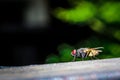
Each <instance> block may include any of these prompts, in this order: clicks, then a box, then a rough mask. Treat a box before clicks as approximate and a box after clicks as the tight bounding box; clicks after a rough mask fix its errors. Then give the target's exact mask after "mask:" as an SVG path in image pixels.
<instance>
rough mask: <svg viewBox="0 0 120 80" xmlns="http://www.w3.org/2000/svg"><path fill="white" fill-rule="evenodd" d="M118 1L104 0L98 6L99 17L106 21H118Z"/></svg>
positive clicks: (119, 19)
mask: <svg viewBox="0 0 120 80" xmlns="http://www.w3.org/2000/svg"><path fill="white" fill-rule="evenodd" d="M119 10H120V2H106V3H104V4H103V5H102V6H101V8H100V17H101V18H102V19H104V20H105V21H106V22H108V23H109V22H120V11H119Z"/></svg>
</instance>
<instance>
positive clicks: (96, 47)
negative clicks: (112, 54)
mask: <svg viewBox="0 0 120 80" xmlns="http://www.w3.org/2000/svg"><path fill="white" fill-rule="evenodd" d="M93 49H104V47H96V48H93Z"/></svg>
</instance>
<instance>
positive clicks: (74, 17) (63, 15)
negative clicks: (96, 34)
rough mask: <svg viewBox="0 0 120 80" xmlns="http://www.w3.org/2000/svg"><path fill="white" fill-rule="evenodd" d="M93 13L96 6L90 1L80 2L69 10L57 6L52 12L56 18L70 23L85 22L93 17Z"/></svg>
mask: <svg viewBox="0 0 120 80" xmlns="http://www.w3.org/2000/svg"><path fill="white" fill-rule="evenodd" d="M95 14H96V6H95V5H93V4H92V3H90V2H81V3H79V4H77V5H76V6H75V7H74V8H72V9H69V10H66V9H63V8H57V9H56V10H55V13H54V15H55V16H56V17H57V18H59V19H61V20H63V21H66V22H71V23H78V22H87V21H89V20H91V19H92V18H94V16H95Z"/></svg>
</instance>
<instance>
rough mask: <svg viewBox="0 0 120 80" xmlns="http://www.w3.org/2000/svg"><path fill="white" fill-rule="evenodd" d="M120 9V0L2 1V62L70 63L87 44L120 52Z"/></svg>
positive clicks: (111, 53) (108, 52) (107, 52)
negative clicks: (75, 52) (78, 49)
mask: <svg viewBox="0 0 120 80" xmlns="http://www.w3.org/2000/svg"><path fill="white" fill-rule="evenodd" d="M119 9H120V2H119V0H97V1H96V0H24V1H22V0H9V1H8V0H1V1H0V34H1V39H0V41H1V44H0V47H1V48H0V54H1V55H0V65H1V66H23V65H32V64H47V63H59V62H69V61H72V59H73V57H72V56H71V50H72V49H74V48H81V47H104V50H103V53H101V54H100V55H99V56H98V57H99V58H100V59H106V58H115V57H120V11H119ZM80 60H81V59H77V61H80ZM86 60H89V58H87V59H86Z"/></svg>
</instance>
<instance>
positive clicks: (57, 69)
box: [0, 58, 120, 80]
mask: <svg viewBox="0 0 120 80" xmlns="http://www.w3.org/2000/svg"><path fill="white" fill-rule="evenodd" d="M98 79H100V80H104V79H105V80H106V79H107V80H120V58H112V59H101V60H89V61H77V62H66V63H56V64H44V65H29V66H21V67H10V68H5V69H4V68H3V69H0V80H98Z"/></svg>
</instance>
